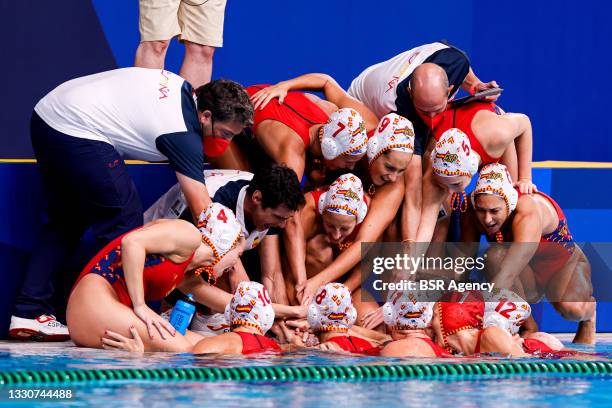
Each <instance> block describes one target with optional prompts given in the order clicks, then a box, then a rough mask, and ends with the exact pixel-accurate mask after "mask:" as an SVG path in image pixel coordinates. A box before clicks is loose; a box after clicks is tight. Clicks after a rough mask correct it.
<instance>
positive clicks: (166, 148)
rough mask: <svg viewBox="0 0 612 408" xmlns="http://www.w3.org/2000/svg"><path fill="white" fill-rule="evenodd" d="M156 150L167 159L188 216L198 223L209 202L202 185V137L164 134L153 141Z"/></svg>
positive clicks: (183, 133)
mask: <svg viewBox="0 0 612 408" xmlns="http://www.w3.org/2000/svg"><path fill="white" fill-rule="evenodd" d="M155 147H156V148H157V150H159V151H160V152H161V153H162V154H164V155H165V156H166V157H167V158H168V163H169V164H170V168H172V170H174V171H175V173H176V178H177V180H178V182H179V184H180V186H181V190H182V191H183V194H185V199H186V200H187V204H188V205H189V208H190V209H191V214H192V215H193V218H194V220H197V219H198V217H199V216H200V214H201V213H202V211H204V210H205V209H206V207H208V205H209V204H210V203H211V202H212V201H211V199H210V196H209V195H208V191H207V190H206V185H205V182H204V153H203V151H202V141H201V136H200V135H197V134H195V133H193V132H179V133H170V134H164V135H161V136H159V137H158V138H157V139H155Z"/></svg>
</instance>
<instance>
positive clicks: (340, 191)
mask: <svg viewBox="0 0 612 408" xmlns="http://www.w3.org/2000/svg"><path fill="white" fill-rule="evenodd" d="M318 207H319V213H320V214H323V212H324V211H330V212H335V213H338V214H342V215H354V216H355V218H356V219H357V223H358V224H359V223H361V222H362V221H363V220H364V218H365V217H366V215H367V213H368V205H367V204H366V202H365V200H364V197H363V185H362V184H361V180H360V179H359V177H357V176H355V175H354V174H351V173H346V174H343V175H342V176H340V177H338V178H337V179H336V180H335V181H334V182H333V183H332V184H331V186H329V190H327V191H326V192H324V193H323V194H321V196H320V197H319V203H318Z"/></svg>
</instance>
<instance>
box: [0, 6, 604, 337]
mask: <svg viewBox="0 0 612 408" xmlns="http://www.w3.org/2000/svg"><path fill="white" fill-rule="evenodd" d="M610 11H611V7H610V6H609V2H605V1H603V0H589V1H586V2H580V3H577V2H575V1H569V0H557V1H550V0H543V1H529V2H527V1H525V0H517V1H513V2H490V1H483V0H467V1H459V2H458V1H452V0H439V1H435V2H428V1H414V0H396V1H385V0H383V1H378V2H372V1H366V0H309V1H291V2H287V1H263V2H253V1H244V0H242V1H237V0H229V1H228V6H227V9H226V29H225V46H224V48H222V49H219V50H218V51H217V53H216V56H215V67H214V74H213V76H214V77H217V78H218V77H224V78H231V79H235V80H237V81H239V82H242V83H244V84H249V83H255V82H258V83H261V82H276V81H279V80H281V79H285V78H287V77H288V76H294V75H298V74H301V73H305V72H312V71H320V72H326V73H329V74H332V75H333V76H334V77H336V78H337V80H338V81H339V82H340V83H341V84H342V85H344V86H345V87H346V86H348V85H349V83H350V81H351V80H352V78H353V77H354V76H355V75H357V74H358V73H359V72H361V70H362V69H364V68H365V67H367V66H368V65H370V64H373V63H376V62H379V61H381V60H384V59H386V58H389V57H391V56H393V55H395V54H396V53H398V52H401V51H404V50H406V49H408V48H411V47H413V46H416V45H419V44H422V43H425V42H430V41H434V40H438V39H447V40H449V41H450V42H452V43H454V44H455V45H457V46H458V47H460V48H462V49H464V50H465V51H466V52H468V54H469V55H470V57H471V60H472V63H473V66H474V69H475V71H476V73H477V74H478V75H479V76H480V77H481V79H483V80H485V81H486V80H491V79H496V80H497V81H498V82H499V83H500V85H501V86H502V87H504V88H505V92H504V94H503V96H502V99H501V100H500V104H501V105H502V106H503V107H504V108H505V109H506V110H511V111H521V112H525V113H527V114H529V115H530V117H531V119H532V123H533V127H534V160H549V159H554V160H580V161H612V147H611V144H610V143H608V138H609V137H610V136H611V135H612V121H610V120H609V119H608V117H607V116H608V112H607V100H606V99H604V96H605V94H607V92H606V91H607V89H608V87H609V84H608V82H609V78H608V77H609V74H610V73H611V72H612V56H611V53H610V40H612V25H611V24H609V22H608V21H607V19H608V15H609V14H610ZM0 21H1V22H2V24H0V34H1V38H3V40H4V41H3V45H2V48H1V51H0V55H1V56H2V63H3V66H2V69H3V71H4V72H3V74H4V75H3V76H2V78H3V81H2V91H1V95H2V96H3V97H2V98H0V135H1V136H0V137H1V139H0V140H1V141H2V143H0V158H29V157H32V152H31V147H30V142H29V134H28V121H29V116H30V113H31V109H32V107H33V106H34V104H35V103H36V102H37V101H38V100H39V99H40V98H41V97H42V96H44V95H45V94H46V93H47V92H49V91H50V90H51V89H53V88H54V87H55V86H57V85H58V84H60V83H61V82H63V81H66V80H68V79H71V78H74V77H77V76H81V75H87V74H91V73H94V72H98V71H103V70H107V69H112V68H115V67H123V66H130V65H132V63H133V59H134V52H135V50H136V47H137V45H138V42H139V34H138V2H137V1H135V0H131V1H125V0H62V1H58V2H41V1H38V0H19V1H12V2H9V1H4V2H0ZM606 50H607V51H606ZM182 53H183V50H182V46H180V45H179V44H177V43H176V42H174V43H173V45H172V46H171V48H170V51H169V54H168V58H167V65H166V67H167V68H168V69H170V70H172V71H174V72H178V69H179V67H180V63H181V60H182ZM130 171H131V172H132V173H133V175H134V176H135V177H136V178H137V184H138V185H139V188H140V189H141V194H143V201H144V202H145V203H147V202H150V201H151V200H152V199H153V198H154V197H155V195H156V194H159V193H161V191H163V189H164V188H165V187H166V186H167V185H169V184H170V183H171V182H172V177H171V174H170V173H169V172H167V169H166V168H165V167H164V166H130ZM610 172H611V170H550V169H537V170H536V171H535V174H534V176H535V181H536V183H537V184H538V185H539V186H540V188H541V189H543V190H544V191H552V192H553V194H554V195H555V198H556V199H557V200H558V201H559V203H560V204H561V205H562V207H563V208H564V209H565V210H566V212H567V214H568V216H569V219H570V226H571V228H572V230H573V232H574V234H575V236H576V238H577V240H581V241H586V240H594V241H606V240H608V236H609V232H608V231H610V230H612V228H611V227H612V195H610V194H609V192H607V191H603V192H602V191H601V190H600V189H599V188H598V187H597V186H595V184H594V180H601V179H604V177H608V178H607V179H609V176H610V175H611V174H609V173H610ZM145 179H146V180H150V179H155V180H157V182H156V183H154V184H148V185H145V183H144V180H145ZM0 191H1V192H2V193H3V194H2V195H1V196H0V221H1V224H0V265H1V268H0V277H1V282H2V283H3V285H2V287H1V288H0V311H3V313H0V336H1V335H3V334H4V333H5V331H4V330H5V329H6V324H7V322H6V321H5V320H3V319H6V313H4V311H6V310H8V307H9V305H10V304H11V303H12V297H13V296H14V290H15V287H17V285H18V283H19V280H20V275H19V273H20V271H21V270H22V265H23V263H24V262H25V260H26V259H27V256H28V253H29V251H30V248H31V245H32V239H33V236H34V235H35V234H36V232H37V230H38V225H39V217H38V216H35V214H39V213H40V210H41V205H42V204H41V203H42V200H41V194H40V187H39V184H38V179H37V175H36V173H35V170H34V167H33V166H32V165H26V164H19V165H17V164H10V165H9V164H3V165H0ZM594 279H599V278H597V277H595V278H594ZM606 284H607V282H606V280H605V279H603V280H598V281H597V285H596V287H597V290H598V291H602V290H604V289H606V290H607V286H606ZM602 293H603V292H602ZM610 293H612V292H610ZM601 307H607V305H602V306H601ZM534 313H535V314H537V315H538V316H540V317H541V319H542V322H543V328H544V329H546V330H558V329H560V328H567V326H568V325H569V326H572V324H566V323H561V322H560V321H558V319H557V318H556V316H555V315H554V313H550V310H549V309H548V308H538V309H536V310H535V311H534ZM603 316H606V313H602V309H601V308H600V313H599V317H600V319H599V322H598V324H599V328H600V330H612V321H610V322H606V321H605V320H606V319H604V318H603ZM607 316H610V313H608V314H607ZM608 320H609V319H608ZM570 329H571V327H570Z"/></svg>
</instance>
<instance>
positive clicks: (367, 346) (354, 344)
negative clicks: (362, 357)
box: [328, 336, 380, 356]
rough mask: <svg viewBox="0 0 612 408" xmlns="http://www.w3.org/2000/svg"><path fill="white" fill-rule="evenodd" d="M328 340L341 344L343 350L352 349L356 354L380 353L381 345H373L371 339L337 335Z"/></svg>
mask: <svg viewBox="0 0 612 408" xmlns="http://www.w3.org/2000/svg"><path fill="white" fill-rule="evenodd" d="M328 341H332V342H334V343H336V344H337V345H339V346H340V347H341V348H342V350H345V351H350V352H351V353H355V354H368V355H370V356H377V355H379V354H380V347H377V346H373V345H372V344H371V343H370V342H369V341H367V340H364V339H362V338H361V337H355V336H336V337H332V338H331V339H329V340H328Z"/></svg>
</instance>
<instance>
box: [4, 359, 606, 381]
mask: <svg viewBox="0 0 612 408" xmlns="http://www.w3.org/2000/svg"><path fill="white" fill-rule="evenodd" d="M530 374H570V375H571V376H572V377H574V376H593V375H598V376H604V377H612V362H610V361H555V362H543V361H517V362H499V363H496V362H480V363H457V364H452V363H451V364H440V363H437V364H389V365H327V366H325V365H319V366H300V367H292V366H274V367H269V366H264V367H261V366H257V367H197V368H174V367H173V368H153V369H150V368H147V369H130V368H122V369H96V370H48V371H34V370H22V371H5V372H0V385H4V386H10V385H66V384H87V383H95V382H101V381H102V382H108V381H129V380H139V381H142V380H148V381H163V382H174V381H194V382H221V381H225V382H227V381H238V382H258V381H265V382H287V381H309V382H311V381H314V382H321V381H354V382H367V381H402V380H408V379H414V378H419V379H427V378H447V379H448V378H451V377H453V378H456V379H465V378H466V377H496V376H515V375H530Z"/></svg>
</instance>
